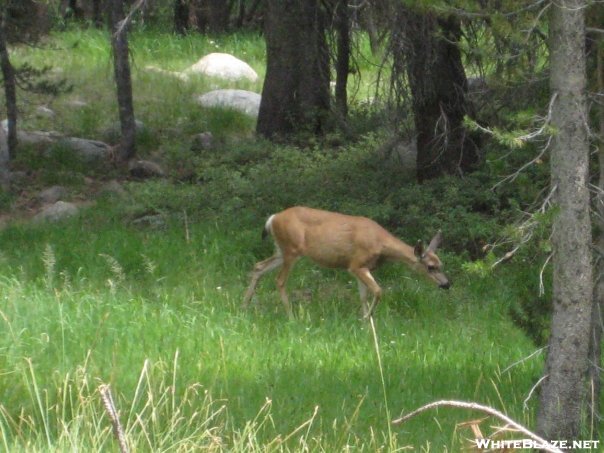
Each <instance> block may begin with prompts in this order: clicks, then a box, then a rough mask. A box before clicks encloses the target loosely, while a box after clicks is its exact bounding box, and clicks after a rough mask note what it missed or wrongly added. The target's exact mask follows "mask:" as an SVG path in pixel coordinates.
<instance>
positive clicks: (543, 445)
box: [392, 400, 562, 453]
mask: <svg viewBox="0 0 604 453" xmlns="http://www.w3.org/2000/svg"><path fill="white" fill-rule="evenodd" d="M441 406H446V407H457V408H461V409H469V410H475V411H480V412H484V413H486V414H489V415H491V416H493V417H497V418H498V419H500V420H502V421H503V422H505V423H507V424H508V425H510V426H511V427H512V428H514V429H516V430H518V432H521V433H522V434H524V435H525V436H527V437H529V438H530V439H532V440H534V441H535V442H536V443H538V444H539V448H540V449H541V450H543V451H547V452H550V453H562V450H560V449H558V448H556V447H554V446H553V445H552V444H550V443H549V442H548V441H546V440H545V439H543V438H541V437H540V436H538V435H537V434H535V433H533V432H532V431H530V430H529V429H527V428H525V427H524V426H522V425H521V424H520V423H517V422H515V421H514V420H512V419H511V418H510V417H508V416H507V415H505V414H504V413H502V412H499V411H498V410H497V409H493V408H492V407H489V406H484V405H482V404H478V403H473V402H467V401H453V400H441V401H435V402H433V403H430V404H426V405H425V406H422V407H420V408H419V409H416V410H414V411H413V412H410V413H408V414H407V415H404V416H403V417H400V418H397V419H396V420H393V421H392V424H393V425H400V424H401V423H404V422H406V421H407V420H409V419H411V418H413V417H415V416H416V415H418V414H421V413H422V412H425V411H427V410H428V409H434V408H435V407H441Z"/></svg>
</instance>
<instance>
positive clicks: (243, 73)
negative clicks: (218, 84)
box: [182, 52, 258, 82]
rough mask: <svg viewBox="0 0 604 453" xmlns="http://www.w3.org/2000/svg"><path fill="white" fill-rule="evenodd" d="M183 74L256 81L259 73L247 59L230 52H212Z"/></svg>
mask: <svg viewBox="0 0 604 453" xmlns="http://www.w3.org/2000/svg"><path fill="white" fill-rule="evenodd" d="M182 74H187V75H189V74H202V75H205V76H210V77H216V78H219V79H223V80H232V81H236V80H241V79H245V80H249V81H250V82H256V81H257V80H258V74H257V73H256V71H254V70H253V69H252V67H251V66H250V65H249V64H247V63H246V62H245V61H242V60H240V59H238V58H236V57H234V56H233V55H230V54H228V53H218V52H217V53H211V54H208V55H206V56H205V57H203V58H202V59H201V60H199V61H198V62H197V63H195V64H194V65H192V66H190V67H189V68H187V69H185V70H184V71H183V72H182Z"/></svg>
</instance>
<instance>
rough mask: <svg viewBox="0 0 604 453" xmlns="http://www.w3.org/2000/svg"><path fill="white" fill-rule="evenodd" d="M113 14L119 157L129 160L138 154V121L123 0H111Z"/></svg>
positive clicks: (112, 31) (112, 27)
mask: <svg viewBox="0 0 604 453" xmlns="http://www.w3.org/2000/svg"><path fill="white" fill-rule="evenodd" d="M110 1H111V5H110V9H111V11H110V14H111V47H112V50H113V67H114V74H115V84H116V88H117V103H118V108H119V117H120V127H121V133H122V136H121V141H120V147H119V158H120V159H121V160H128V159H131V158H133V157H134V156H135V155H136V143H135V138H136V123H135V117H134V105H133V102H132V77H131V74H130V60H129V56H130V51H129V48H128V30H127V29H128V26H127V25H126V26H124V27H121V29H120V25H121V22H122V20H123V19H124V17H125V15H124V2H123V0H110Z"/></svg>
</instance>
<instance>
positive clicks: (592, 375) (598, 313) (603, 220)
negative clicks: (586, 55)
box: [587, 41, 604, 420]
mask: <svg viewBox="0 0 604 453" xmlns="http://www.w3.org/2000/svg"><path fill="white" fill-rule="evenodd" d="M603 44H604V43H602V42H598V41H596V60H597V63H596V66H597V68H596V71H597V81H596V88H597V90H598V92H599V93H604V45H603ZM597 117H598V120H599V124H598V126H597V128H598V132H599V140H598V142H599V143H598V165H599V167H600V175H599V180H598V189H599V190H598V193H597V195H596V196H595V205H596V207H595V212H596V214H597V215H596V216H595V219H594V223H595V227H596V228H595V239H594V244H595V252H596V259H595V263H594V268H595V274H594V277H595V280H594V295H593V305H592V316H591V337H590V344H589V371H588V375H587V379H588V388H587V398H588V401H589V402H590V403H591V411H590V412H591V413H592V414H593V415H594V416H595V417H594V418H595V419H596V420H597V419H598V418H599V417H600V415H601V409H602V408H601V407H600V395H601V393H602V373H601V369H602V330H603V328H604V325H603V323H604V319H603V318H604V103H602V102H600V104H599V106H598V111H597Z"/></svg>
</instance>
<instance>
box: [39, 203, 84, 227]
mask: <svg viewBox="0 0 604 453" xmlns="http://www.w3.org/2000/svg"><path fill="white" fill-rule="evenodd" d="M77 213H78V207H77V206H76V205H75V204H73V203H69V202H66V201H57V202H56V203H54V204H51V205H50V206H47V207H45V208H44V209H42V210H41V211H40V212H38V213H37V214H36V215H35V216H34V218H33V220H34V222H58V221H60V220H63V219H66V218H68V217H72V216H74V215H76V214H77Z"/></svg>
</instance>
